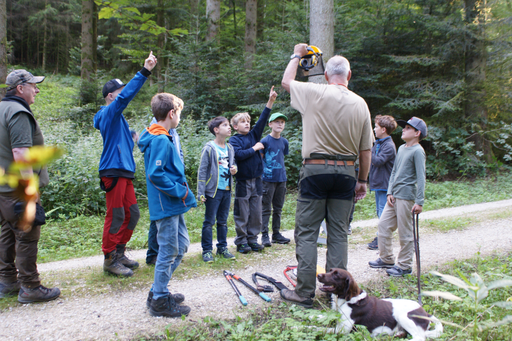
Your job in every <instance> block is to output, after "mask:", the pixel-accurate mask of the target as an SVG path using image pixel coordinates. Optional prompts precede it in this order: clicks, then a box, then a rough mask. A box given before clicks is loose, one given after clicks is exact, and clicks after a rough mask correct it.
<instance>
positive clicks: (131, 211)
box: [101, 177, 140, 254]
mask: <svg viewBox="0 0 512 341" xmlns="http://www.w3.org/2000/svg"><path fill="white" fill-rule="evenodd" d="M101 180H102V181H103V183H104V184H105V187H106V188H110V187H111V186H112V181H113V178H107V177H102V178H101ZM106 195H107V215H106V217H105V225H104V226H103V241H102V245H101V248H102V250H103V253H105V254H107V253H109V252H112V251H114V250H115V249H116V246H117V245H118V244H126V243H128V242H129V241H130V238H131V237H132V234H133V230H134V229H135V226H136V225H137V222H138V221H139V216H140V213H139V206H138V205H137V199H136V198H135V191H134V189H133V183H132V180H131V179H127V178H119V179H118V181H117V184H116V186H115V187H114V188H113V189H112V190H111V191H109V192H107V194H106Z"/></svg>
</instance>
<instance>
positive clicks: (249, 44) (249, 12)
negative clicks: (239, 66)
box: [245, 0, 261, 69]
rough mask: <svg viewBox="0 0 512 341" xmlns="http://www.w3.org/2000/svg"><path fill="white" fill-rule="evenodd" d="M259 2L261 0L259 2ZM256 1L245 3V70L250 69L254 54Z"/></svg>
mask: <svg viewBox="0 0 512 341" xmlns="http://www.w3.org/2000/svg"><path fill="white" fill-rule="evenodd" d="M260 1H261V0H260ZM257 6H258V0H247V1H246V2H245V68H246V69H252V61H253V59H254V53H255V52H256V23H257V17H258V16H257Z"/></svg>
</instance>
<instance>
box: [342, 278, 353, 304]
mask: <svg viewBox="0 0 512 341" xmlns="http://www.w3.org/2000/svg"><path fill="white" fill-rule="evenodd" d="M351 282H352V281H351V280H350V277H349V276H347V277H345V286H344V287H343V297H344V298H345V300H347V301H350V299H351V298H352V296H351V295H350V283H351Z"/></svg>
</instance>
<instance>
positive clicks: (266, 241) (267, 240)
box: [261, 234, 272, 247]
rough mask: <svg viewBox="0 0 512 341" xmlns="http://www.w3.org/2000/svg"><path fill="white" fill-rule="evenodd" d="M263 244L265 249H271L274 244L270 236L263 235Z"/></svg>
mask: <svg viewBox="0 0 512 341" xmlns="http://www.w3.org/2000/svg"><path fill="white" fill-rule="evenodd" d="M261 244H263V246H265V247H271V246H272V243H271V242H270V238H269V237H268V234H262V235H261Z"/></svg>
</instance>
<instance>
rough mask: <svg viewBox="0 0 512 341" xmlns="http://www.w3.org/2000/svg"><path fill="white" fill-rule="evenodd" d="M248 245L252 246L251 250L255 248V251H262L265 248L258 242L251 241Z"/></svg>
mask: <svg viewBox="0 0 512 341" xmlns="http://www.w3.org/2000/svg"><path fill="white" fill-rule="evenodd" d="M248 245H249V247H250V248H251V250H253V251H254V252H260V251H261V250H263V249H264V248H265V247H264V246H263V245H261V244H258V243H249V244H248Z"/></svg>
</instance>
